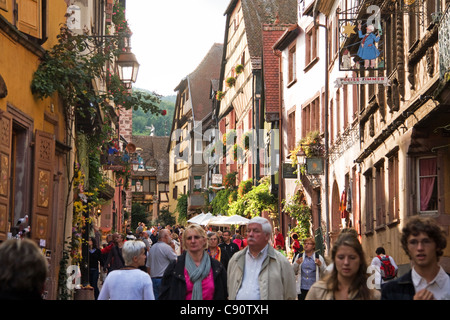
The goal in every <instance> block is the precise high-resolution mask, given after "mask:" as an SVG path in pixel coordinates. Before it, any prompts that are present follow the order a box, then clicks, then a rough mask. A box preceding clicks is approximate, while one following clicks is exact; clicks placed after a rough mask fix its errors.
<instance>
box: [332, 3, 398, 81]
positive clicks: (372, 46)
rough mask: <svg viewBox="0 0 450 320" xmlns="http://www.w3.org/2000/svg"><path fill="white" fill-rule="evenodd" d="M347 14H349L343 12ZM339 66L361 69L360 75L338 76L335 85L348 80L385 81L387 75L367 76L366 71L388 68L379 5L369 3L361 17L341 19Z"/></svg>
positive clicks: (357, 70)
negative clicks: (353, 76) (355, 76)
mask: <svg viewBox="0 0 450 320" xmlns="http://www.w3.org/2000/svg"><path fill="white" fill-rule="evenodd" d="M344 16H346V17H347V15H344ZM338 28H339V39H338V40H339V70H340V71H355V72H356V73H360V75H361V76H360V77H357V78H348V77H347V78H338V79H337V80H336V86H337V87H340V86H341V85H347V84H384V85H389V80H388V79H387V77H384V76H373V73H372V74H371V76H370V77H366V72H365V71H383V70H385V59H386V57H385V51H386V50H385V36H384V34H385V32H384V29H385V27H384V23H383V22H382V21H381V14H380V10H379V7H378V6H375V5H372V6H369V7H367V14H365V15H359V17H358V18H343V19H338Z"/></svg>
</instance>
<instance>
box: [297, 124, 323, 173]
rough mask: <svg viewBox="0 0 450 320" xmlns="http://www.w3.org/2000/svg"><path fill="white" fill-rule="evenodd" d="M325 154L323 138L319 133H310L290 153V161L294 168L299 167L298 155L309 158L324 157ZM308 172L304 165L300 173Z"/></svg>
mask: <svg viewBox="0 0 450 320" xmlns="http://www.w3.org/2000/svg"><path fill="white" fill-rule="evenodd" d="M323 152H324V145H323V144H322V138H321V136H320V132H319V131H310V132H308V133H307V135H306V136H305V137H304V138H302V139H300V140H299V141H298V143H297V145H296V146H295V148H294V150H291V151H290V159H291V163H292V166H293V167H296V166H297V165H298V158H297V154H302V155H304V156H305V157H307V158H310V157H315V156H322V155H323ZM305 172H306V166H305V165H304V164H302V165H301V166H300V173H301V174H304V173H305Z"/></svg>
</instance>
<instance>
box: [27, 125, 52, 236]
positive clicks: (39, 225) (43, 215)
mask: <svg viewBox="0 0 450 320" xmlns="http://www.w3.org/2000/svg"><path fill="white" fill-rule="evenodd" d="M54 158H55V138H54V136H53V135H52V134H50V133H47V132H43V131H39V130H36V135H35V144H34V171H33V172H34V177H33V204H32V217H31V235H32V238H33V239H35V240H36V241H38V242H39V241H40V240H46V243H47V244H48V243H49V240H50V233H49V231H50V230H51V228H50V225H49V224H50V223H51V221H52V217H51V216H52V207H53V205H52V201H53V200H52V194H53V175H54V174H53V171H54V167H55V166H54Z"/></svg>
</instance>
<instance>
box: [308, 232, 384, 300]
mask: <svg viewBox="0 0 450 320" xmlns="http://www.w3.org/2000/svg"><path fill="white" fill-rule="evenodd" d="M331 258H332V260H333V270H332V271H331V274H329V275H328V276H327V277H326V278H325V279H323V280H320V281H318V282H316V283H314V284H313V285H312V287H311V288H310V290H309V292H308V294H307V296H306V300H379V299H380V292H379V291H378V290H375V289H369V287H368V285H367V278H368V274H367V263H366V259H365V255H364V251H363V249H362V246H361V243H360V242H359V240H358V238H356V237H355V236H354V235H352V234H342V235H340V236H339V238H338V240H337V241H336V243H335V244H334V246H333V249H332V251H331Z"/></svg>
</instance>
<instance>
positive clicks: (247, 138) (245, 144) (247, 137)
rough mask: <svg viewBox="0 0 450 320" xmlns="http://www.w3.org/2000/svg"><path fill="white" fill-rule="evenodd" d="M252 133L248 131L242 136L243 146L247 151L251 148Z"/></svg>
mask: <svg viewBox="0 0 450 320" xmlns="http://www.w3.org/2000/svg"><path fill="white" fill-rule="evenodd" d="M252 134H253V133H252V131H247V132H246V133H244V135H243V136H242V145H243V147H244V149H245V150H248V149H249V148H250V138H252Z"/></svg>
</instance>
